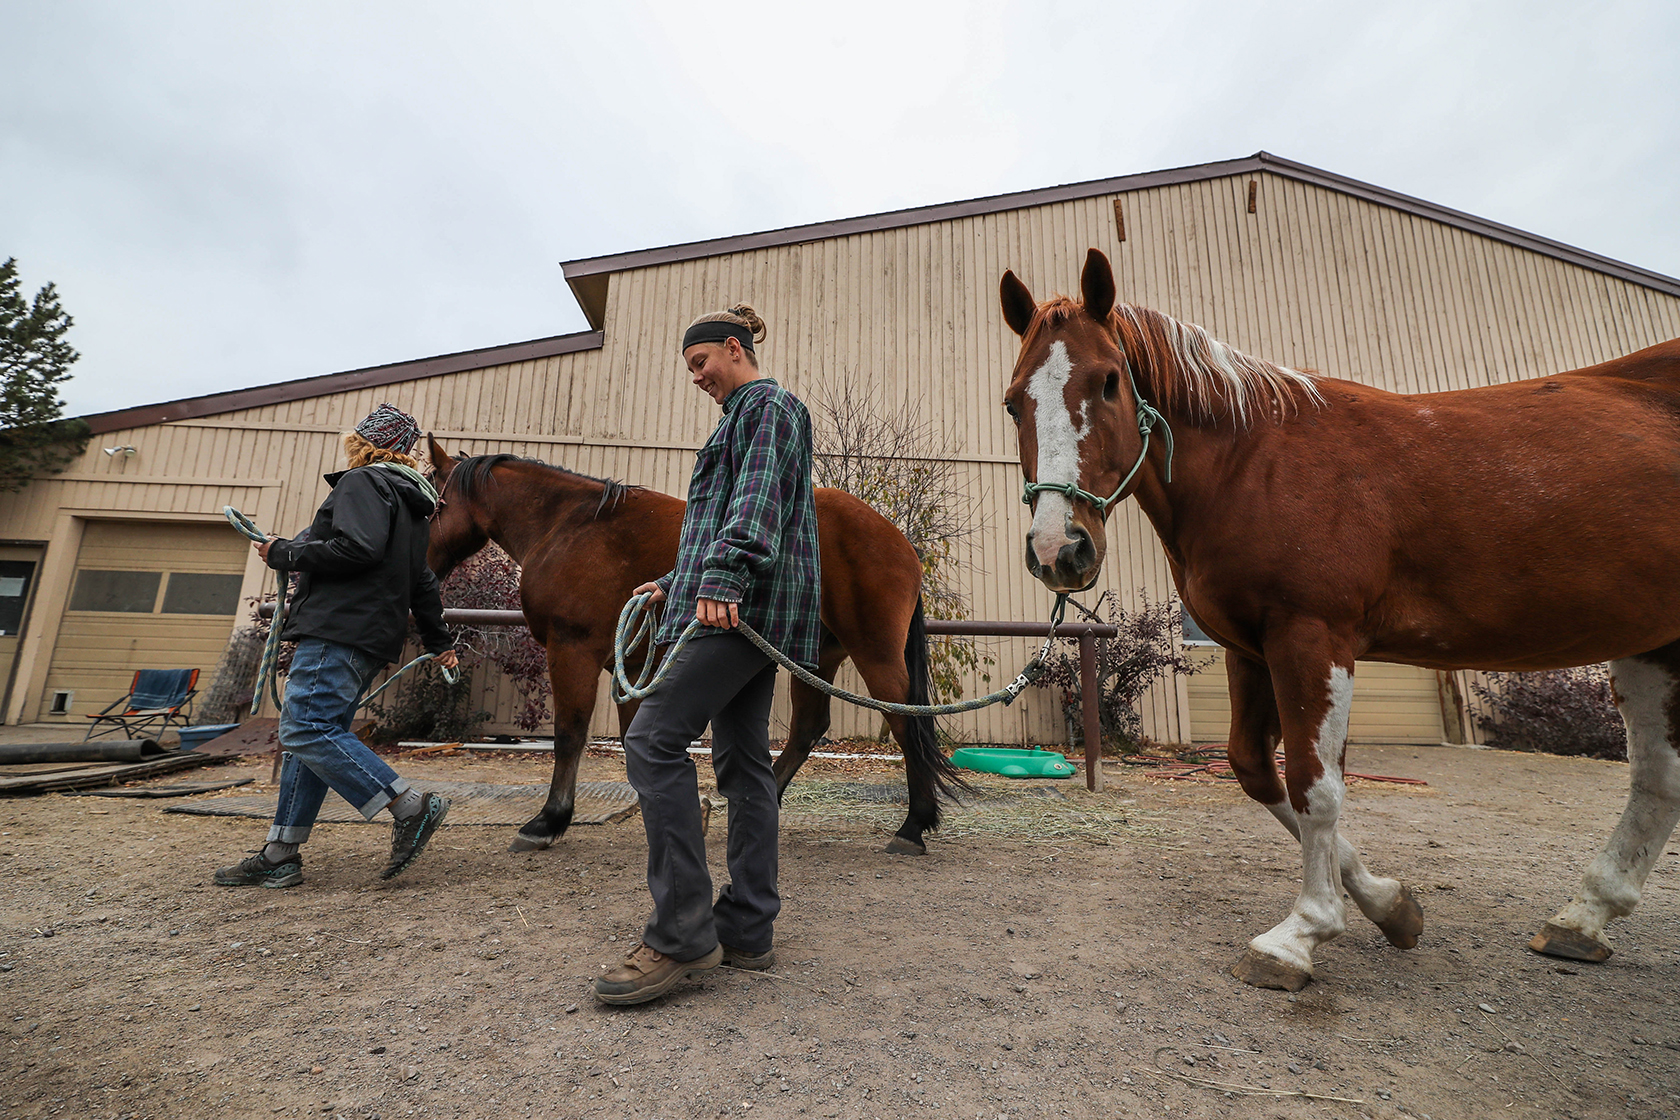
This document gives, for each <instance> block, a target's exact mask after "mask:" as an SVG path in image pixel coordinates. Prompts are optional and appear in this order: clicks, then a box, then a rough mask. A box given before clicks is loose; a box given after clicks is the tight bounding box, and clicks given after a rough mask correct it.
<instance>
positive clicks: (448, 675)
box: [222, 506, 461, 715]
mask: <svg viewBox="0 0 1680 1120" xmlns="http://www.w3.org/2000/svg"><path fill="white" fill-rule="evenodd" d="M222 516H223V517H226V518H227V519H228V524H229V525H232V526H233V527H234V528H235V529H238V530H239V531H240V532H241V533H243V534H245V536H247V537H248V538H250V539H251V540H253V541H257V542H259V543H260V542H262V541H266V540H267V539H268V535H267V534H266V533H264V532H263V531H262V530H261V529H259V528H257V526H256V523H255V522H253V521H252V520H251V519H250V518H249V517H246V516H245V515H244V514H243V513H240V512H239V511H238V510H236V509H234V508H233V507H232V506H223V507H222ZM290 580H291V573H289V572H281V573H280V587H279V592H278V595H277V597H276V599H275V603H274V618H273V619H272V620H271V621H270V623H269V627H268V641H267V642H265V643H263V653H262V660H261V661H260V662H259V663H258V665H257V687H256V689H255V691H254V692H253V693H252V695H251V714H252V715H256V714H257V711H258V709H260V708H261V707H262V695H263V686H265V685H266V686H267V687H268V694H269V697H270V698H271V699H272V700H273V701H274V710H275V711H276V712H278V711H280V710H281V708H282V707H283V705H282V703H281V700H280V684H279V674H277V673H276V672H275V671H274V667H275V665H276V664H277V663H278V662H279V660H280V631H281V630H283V629H285V626H286V610H287V607H288V606H289V604H288V603H287V602H286V585H287V583H289V582H290ZM436 656H437V654H435V653H422V654H421V655H420V656H419V657H416V658H415V659H414V660H413V661H410V662H409V663H408V664H406V665H404V666H403V667H402V668H401V669H398V670H397V671H396V672H394V673H392V674H391V675H390V676H389V677H387V678H386V679H385V683H384V684H382V685H380V686H379V687H378V688H376V689H374V690H373V691H372V692H371V693H369V694H368V696H367V699H365V700H363V701H362V702H361V703H359V704H357V705H356V710H357V711H360V710H361V709H363V708H365V707H367V706H368V705H369V704H371V703H373V702H374V700H375V699H376V698H377V697H378V696H379V694H380V693H381V692H384V691H385V690H386V689H387V688H390V687H391V686H392V685H393V684H396V683H397V678H398V677H400V676H402V675H403V674H404V673H406V672H408V671H409V670H410V669H412V668H414V667H415V666H416V665H418V664H420V663H421V662H422V661H430V660H432V659H433V658H435V657H436ZM439 671H440V672H441V673H442V674H443V679H444V680H445V681H447V682H449V683H450V684H455V683H456V682H457V681H459V680H460V679H461V674H460V673H458V672H457V671H455V670H454V669H449V668H443V667H441V666H440V667H439Z"/></svg>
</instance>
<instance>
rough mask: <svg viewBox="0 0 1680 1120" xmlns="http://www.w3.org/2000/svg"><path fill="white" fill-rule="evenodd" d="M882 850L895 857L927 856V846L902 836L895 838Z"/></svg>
mask: <svg viewBox="0 0 1680 1120" xmlns="http://www.w3.org/2000/svg"><path fill="white" fill-rule="evenodd" d="M881 850H882V851H884V852H886V853H888V854H889V855H895V856H925V855H927V845H926V844H918V843H916V842H915V841H914V840H906V839H905V838H904V837H902V836H894V837H893V838H892V839H891V840H888V841H887V846H886V847H885V848H883V849H881Z"/></svg>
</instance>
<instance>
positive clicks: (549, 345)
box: [81, 330, 603, 435]
mask: <svg viewBox="0 0 1680 1120" xmlns="http://www.w3.org/2000/svg"><path fill="white" fill-rule="evenodd" d="M602 342H603V336H602V334H601V332H600V331H598V330H593V331H579V332H576V333H574V334H560V335H553V336H551V337H549V338H536V339H532V340H530V341H529V342H511V343H508V344H506V345H503V346H486V347H483V348H481V349H478V350H461V351H457V352H456V353H453V354H439V355H436V356H434V357H430V358H418V359H415V360H413V361H407V362H393V363H390V364H389V365H382V366H368V367H365V368H363V369H353V370H346V371H345V372H343V373H327V374H322V375H321V376H319V377H302V378H298V379H296V380H294V381H277V382H274V383H272V384H269V385H256V386H253V387H251V388H249V389H233V390H229V391H228V392H225V393H208V394H206V395H204V396H201V397H185V398H183V399H181V400H177V401H165V402H164V403H162V404H144V405H136V406H135V407H133V408H120V409H116V410H114V411H111V412H96V413H93V414H92V415H89V416H83V417H82V418H81V419H82V420H84V421H86V422H87V425H88V427H90V428H91V429H92V430H93V434H94V435H100V434H102V433H104V432H114V431H119V430H122V429H125V428H141V427H146V426H148V425H151V424H165V423H168V422H170V421H174V420H197V419H200V418H202V417H205V416H216V415H219V414H221V413H225V412H239V411H242V410H244V409H248V408H264V407H266V406H268V405H275V404H287V403H290V402H291V401H298V400H307V399H308V398H310V397H321V396H326V395H328V394H330V393H350V392H355V391H356V390H358V389H374V388H378V387H380V386H383V385H397V384H400V383H402V382H405V381H419V380H422V379H424V378H427V377H441V376H443V375H444V374H449V373H464V372H467V371H469V370H475V369H485V368H487V367H490V366H501V365H509V364H511V363H514V362H528V361H534V360H536V359H538V358H552V357H555V356H556V355H559V354H573V353H577V352H579V351H583V350H599V349H600V348H601V345H602Z"/></svg>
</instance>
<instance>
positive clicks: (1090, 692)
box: [1079, 629, 1103, 792]
mask: <svg viewBox="0 0 1680 1120" xmlns="http://www.w3.org/2000/svg"><path fill="white" fill-rule="evenodd" d="M1097 704H1098V702H1097V639H1096V635H1094V634H1092V633H1091V631H1090V630H1088V629H1087V630H1084V631H1081V632H1080V635H1079V711H1080V713H1081V714H1082V715H1083V716H1084V717H1085V788H1086V789H1088V790H1091V791H1093V792H1095V791H1097V790H1100V789H1102V788H1103V772H1102V710H1101V709H1100V708H1099V707H1098V706H1097Z"/></svg>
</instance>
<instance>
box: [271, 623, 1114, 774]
mask: <svg viewBox="0 0 1680 1120" xmlns="http://www.w3.org/2000/svg"><path fill="white" fill-rule="evenodd" d="M257 613H258V614H259V615H261V616H262V617H264V618H268V617H271V616H272V615H273V614H274V604H272V603H264V604H262V605H261V606H259V607H258V608H257ZM443 621H444V624H445V625H447V626H524V625H525V613H524V612H523V611H484V610H466V609H458V608H454V607H446V608H444V612H443ZM927 632H928V634H929V635H932V636H934V637H962V638H1044V637H1048V636H1049V634H1050V624H1049V623H1047V622H998V621H987V620H984V619H959V620H947V619H938V618H930V619H928V620H927ZM1056 636H1057V637H1061V638H1072V639H1074V640H1076V641H1078V643H1079V692H1080V703H1079V710H1080V715H1081V716H1082V717H1083V719H1084V723H1085V788H1086V789H1089V790H1099V789H1102V788H1103V772H1102V713H1101V709H1100V705H1099V703H1098V698H1097V642H1099V641H1101V640H1104V639H1107V638H1114V637H1118V636H1119V630H1118V629H1117V628H1115V627H1114V626H1111V625H1109V624H1108V623H1105V622H1064V623H1063V624H1062V625H1061V626H1059V627H1057V628H1056Z"/></svg>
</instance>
